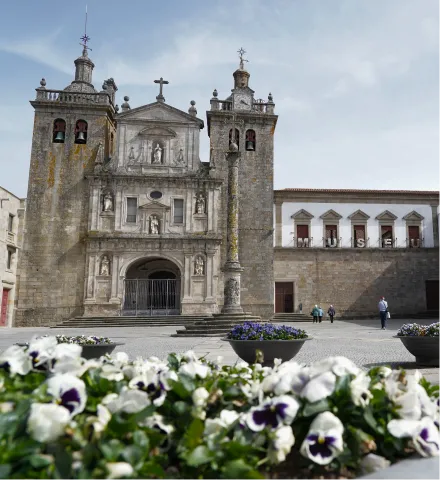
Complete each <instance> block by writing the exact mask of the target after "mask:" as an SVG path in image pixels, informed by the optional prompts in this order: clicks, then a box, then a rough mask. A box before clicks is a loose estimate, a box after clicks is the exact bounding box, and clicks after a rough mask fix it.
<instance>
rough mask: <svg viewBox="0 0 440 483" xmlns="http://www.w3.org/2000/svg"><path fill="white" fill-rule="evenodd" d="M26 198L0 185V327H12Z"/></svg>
mask: <svg viewBox="0 0 440 483" xmlns="http://www.w3.org/2000/svg"><path fill="white" fill-rule="evenodd" d="M24 206H25V199H24V198H18V197H17V196H15V195H14V194H12V193H11V192H9V191H7V190H6V189H4V188H2V187H1V186H0V281H1V286H0V327H2V326H6V327H12V320H13V315H14V300H15V289H16V277H17V261H18V252H19V248H21V227H22V220H23V215H24Z"/></svg>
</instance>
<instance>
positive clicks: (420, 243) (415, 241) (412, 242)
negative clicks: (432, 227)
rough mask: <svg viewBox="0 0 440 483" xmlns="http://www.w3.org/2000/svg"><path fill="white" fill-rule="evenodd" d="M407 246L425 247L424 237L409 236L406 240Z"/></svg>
mask: <svg viewBox="0 0 440 483" xmlns="http://www.w3.org/2000/svg"><path fill="white" fill-rule="evenodd" d="M405 246H406V248H423V247H424V246H425V243H424V239H423V238H407V239H406V240H405Z"/></svg>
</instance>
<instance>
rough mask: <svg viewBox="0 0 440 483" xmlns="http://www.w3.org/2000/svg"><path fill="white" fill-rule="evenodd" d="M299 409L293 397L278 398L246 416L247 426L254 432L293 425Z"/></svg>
mask: <svg viewBox="0 0 440 483" xmlns="http://www.w3.org/2000/svg"><path fill="white" fill-rule="evenodd" d="M298 409H299V403H298V401H297V400H296V399H294V398H293V397H292V396H287V395H284V396H278V397H274V398H273V399H271V400H268V401H266V402H264V403H263V404H262V405H260V406H258V407H256V408H253V409H252V410H251V411H250V412H249V413H248V414H247V416H246V424H247V425H248V427H249V428H250V429H251V430H252V431H262V430H263V429H264V428H266V427H269V428H272V429H275V428H278V427H279V426H280V425H281V424H291V423H292V421H293V420H294V419H295V416H296V414H297V412H298Z"/></svg>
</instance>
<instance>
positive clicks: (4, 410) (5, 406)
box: [0, 402, 15, 413]
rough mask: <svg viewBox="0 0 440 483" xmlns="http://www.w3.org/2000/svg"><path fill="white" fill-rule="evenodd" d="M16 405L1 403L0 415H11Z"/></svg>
mask: <svg viewBox="0 0 440 483" xmlns="http://www.w3.org/2000/svg"><path fill="white" fill-rule="evenodd" d="M14 407H15V404H14V403H13V402H2V403H0V413H10V412H11V411H13V410H14Z"/></svg>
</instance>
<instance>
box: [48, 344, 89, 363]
mask: <svg viewBox="0 0 440 483" xmlns="http://www.w3.org/2000/svg"><path fill="white" fill-rule="evenodd" d="M82 350H83V348H82V347H81V346H80V345H77V344H58V345H57V346H56V347H55V349H54V352H53V358H54V359H56V360H57V361H62V360H63V359H79V358H80V357H81V354H82Z"/></svg>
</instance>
